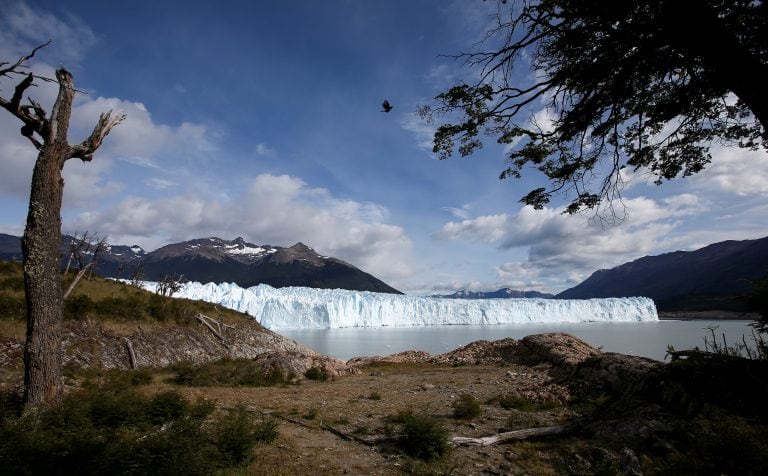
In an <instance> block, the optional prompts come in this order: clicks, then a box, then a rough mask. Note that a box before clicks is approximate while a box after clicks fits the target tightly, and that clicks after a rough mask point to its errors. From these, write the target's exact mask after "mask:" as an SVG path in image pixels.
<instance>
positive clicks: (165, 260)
mask: <svg viewBox="0 0 768 476" xmlns="http://www.w3.org/2000/svg"><path fill="white" fill-rule="evenodd" d="M71 242H72V237H70V236H64V239H63V240H62V257H63V261H64V266H66V261H67V259H68V256H69V253H70V251H69V250H70V246H69V244H70V243H71ZM0 259H14V260H20V259H21V242H20V238H19V237H16V236H11V235H0ZM139 268H141V269H142V270H143V273H142V276H143V278H144V279H146V280H152V281H156V280H160V279H162V278H163V277H164V276H166V275H169V274H173V275H182V276H183V277H184V279H185V280H189V281H200V282H203V283H206V282H215V283H222V282H228V283H237V284H238V285H240V286H243V287H249V286H255V285H257V284H268V285H270V286H274V287H277V288H280V287H285V286H307V287H313V288H329V289H334V288H339V289H351V290H360V291H375V292H382V293H395V294H399V293H400V291H398V290H396V289H394V288H392V287H391V286H389V285H387V284H386V283H384V282H383V281H381V280H379V279H377V278H375V277H374V276H372V275H370V274H368V273H365V272H364V271H361V270H360V269H358V268H356V267H354V266H352V265H351V264H349V263H346V262H344V261H342V260H340V259H337V258H333V257H330V256H323V255H321V254H319V253H317V252H316V251H315V250H313V249H312V248H310V247H309V246H307V245H305V244H304V243H296V244H295V245H293V246H290V247H288V248H285V247H280V246H271V245H255V244H253V243H248V242H246V241H245V240H244V239H243V238H236V239H234V240H231V241H230V240H223V239H221V238H215V237H212V238H198V239H195V240H190V241H184V242H181V243H173V244H170V245H166V246H163V247H162V248H158V249H157V250H155V251H152V252H149V253H148V252H146V251H145V250H143V249H142V248H141V247H139V246H123V245H108V246H107V247H106V248H105V250H104V251H103V252H102V253H101V255H100V257H99V264H98V266H97V267H96V272H97V273H99V274H100V275H102V276H106V277H112V278H130V277H131V276H132V275H133V274H134V273H135V272H136V270H137V269H139Z"/></svg>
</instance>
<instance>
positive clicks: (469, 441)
mask: <svg viewBox="0 0 768 476" xmlns="http://www.w3.org/2000/svg"><path fill="white" fill-rule="evenodd" d="M567 431H570V427H567V426H563V425H556V426H545V427H541V428H526V429H524V430H515V431H507V432H504V433H499V434H497V435H492V436H486V437H483V438H468V437H465V436H454V437H453V438H451V443H452V444H453V445H454V446H490V445H495V444H496V443H501V442H504V441H509V440H525V439H528V438H536V437H539V436H550V435H559V434H562V433H565V432H567Z"/></svg>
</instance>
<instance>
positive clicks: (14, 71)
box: [0, 41, 125, 407]
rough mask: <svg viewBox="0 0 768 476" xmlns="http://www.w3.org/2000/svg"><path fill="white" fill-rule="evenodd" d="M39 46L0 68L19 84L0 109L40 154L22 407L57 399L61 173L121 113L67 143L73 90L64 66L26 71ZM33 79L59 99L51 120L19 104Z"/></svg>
mask: <svg viewBox="0 0 768 476" xmlns="http://www.w3.org/2000/svg"><path fill="white" fill-rule="evenodd" d="M49 43H50V41H49V42H48V43H45V44H42V45H40V46H38V47H36V48H35V49H33V50H32V52H31V53H29V54H28V55H26V56H22V57H20V58H19V59H18V60H17V61H16V62H14V63H10V62H7V61H6V62H0V79H3V78H10V79H12V80H14V81H15V80H18V83H17V84H16V86H15V87H14V88H13V94H12V95H11V96H10V97H2V96H0V107H2V108H3V109H5V110H7V111H8V112H9V113H11V114H12V115H13V116H14V117H16V118H17V119H19V120H20V121H21V123H22V126H21V135H22V136H24V137H26V138H27V139H29V141H30V142H31V143H32V145H33V146H34V147H35V149H36V150H37V151H38V155H37V160H36V161H35V166H34V170H33V172H32V185H31V191H30V196H29V210H28V213H27V223H26V227H25V229H24V236H23V238H22V253H23V263H24V293H25V300H26V304H27V339H26V345H25V347H24V402H25V404H26V405H27V406H28V407H55V406H58V405H59V404H60V403H61V398H62V389H63V387H62V381H61V373H62V357H61V326H62V318H63V293H62V285H61V265H60V260H59V256H60V252H61V201H62V194H63V191H64V180H63V178H62V174H61V171H62V169H63V167H64V164H65V163H66V162H67V161H68V160H69V159H80V160H82V161H83V162H90V161H91V160H93V154H94V153H95V152H96V150H97V149H98V148H99V147H100V146H101V144H102V142H103V140H104V138H105V137H106V136H107V134H109V132H110V131H111V130H112V128H113V127H115V126H116V125H117V124H119V123H120V122H121V121H122V120H123V119H124V118H125V115H123V114H118V115H116V116H113V115H112V112H111V111H110V112H107V113H102V114H101V116H100V117H99V120H98V122H97V123H96V126H95V127H94V128H93V131H92V132H91V134H90V135H89V136H88V137H87V138H86V139H85V140H84V141H82V142H80V143H79V144H75V145H72V144H70V143H69V141H68V139H67V133H68V130H69V120H70V116H71V114H72V102H73V100H74V98H75V92H76V89H75V87H74V82H73V79H72V75H71V74H70V73H69V71H67V70H66V69H64V68H59V69H58V70H57V71H56V79H55V80H54V79H50V78H41V77H39V76H36V75H34V74H33V73H32V72H30V71H29V68H28V63H29V61H30V60H31V59H32V58H33V57H34V55H35V54H36V53H37V52H38V51H39V50H40V49H41V48H43V47H45V46H47V45H48V44H49ZM35 80H48V81H52V82H56V83H57V84H58V95H57V97H56V101H55V102H54V104H53V108H52V109H51V112H50V114H49V113H48V112H46V110H45V109H44V108H43V106H41V105H40V104H39V103H37V102H36V101H35V100H34V99H32V98H30V97H27V103H24V101H23V99H24V96H25V93H26V92H27V90H28V89H29V88H30V87H32V86H34V85H35V84H34V82H35Z"/></svg>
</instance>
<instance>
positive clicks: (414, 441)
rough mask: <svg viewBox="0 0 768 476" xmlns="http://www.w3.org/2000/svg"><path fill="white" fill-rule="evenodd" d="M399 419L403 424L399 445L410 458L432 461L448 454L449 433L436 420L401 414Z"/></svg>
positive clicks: (412, 414)
mask: <svg viewBox="0 0 768 476" xmlns="http://www.w3.org/2000/svg"><path fill="white" fill-rule="evenodd" d="M397 419H398V420H400V421H401V424H402V428H401V430H400V434H399V436H398V445H399V446H400V448H401V449H402V450H403V451H404V452H405V453H406V454H408V455H409V456H412V457H414V458H419V459H423V460H427V461H430V460H434V459H437V458H439V457H441V456H443V455H444V454H445V453H447V452H448V449H449V445H448V432H447V431H446V430H445V428H443V426H442V425H441V424H440V422H438V421H437V420H436V419H435V418H433V417H431V416H429V415H417V414H414V413H412V412H405V413H402V412H401V413H400V414H398V418H397Z"/></svg>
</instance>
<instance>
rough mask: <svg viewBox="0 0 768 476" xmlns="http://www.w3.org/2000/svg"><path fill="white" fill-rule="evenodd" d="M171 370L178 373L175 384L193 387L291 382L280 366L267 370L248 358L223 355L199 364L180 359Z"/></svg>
mask: <svg viewBox="0 0 768 476" xmlns="http://www.w3.org/2000/svg"><path fill="white" fill-rule="evenodd" d="M170 369H171V371H173V372H175V373H176V376H175V377H174V378H173V380H172V381H173V382H174V383H177V384H179V385H189V386H193V387H216V386H227V387H270V386H273V385H280V384H284V383H286V382H287V381H288V377H286V375H285V374H284V373H283V371H282V370H280V369H279V368H277V367H273V368H272V369H270V370H269V371H267V372H266V373H264V369H263V368H262V366H261V365H260V364H259V363H258V362H254V361H253V360H249V359H230V358H224V359H220V360H214V361H211V362H206V363H204V364H200V365H194V364H192V363H190V362H181V363H178V364H176V365H173V366H171V367H170Z"/></svg>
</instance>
